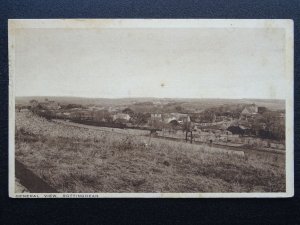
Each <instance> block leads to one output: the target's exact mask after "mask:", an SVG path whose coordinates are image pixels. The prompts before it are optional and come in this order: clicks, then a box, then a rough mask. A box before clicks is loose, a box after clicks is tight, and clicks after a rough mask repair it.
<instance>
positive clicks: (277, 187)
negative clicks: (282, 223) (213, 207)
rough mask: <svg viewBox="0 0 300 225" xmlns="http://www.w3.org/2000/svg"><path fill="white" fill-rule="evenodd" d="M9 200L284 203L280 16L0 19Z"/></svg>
mask: <svg viewBox="0 0 300 225" xmlns="http://www.w3.org/2000/svg"><path fill="white" fill-rule="evenodd" d="M8 29H9V195H10V197H14V198H50V197H53V198H114V197H126V198H134V197H146V198H223V197H292V196H293V195H294V171H293V168H294V161H293V160H294V149H293V148H294V136H293V132H294V128H293V123H294V117H293V110H294V100H293V96H294V74H293V73H294V71H293V66H294V65H293V63H294V62H293V58H294V55H293V50H294V40H293V38H294V33H293V22H292V21H291V20H238V19H235V20H229V19H228V20H224V19H222V20H221V19H220V20H212V19H206V20H205V19H72V20H71V19H70V20H59V19H55V20H41V19H40V20H38V19H36V20H35V19H32V20H25V19H22V20H21V19H20V20H18V19H13V20H9V27H8Z"/></svg>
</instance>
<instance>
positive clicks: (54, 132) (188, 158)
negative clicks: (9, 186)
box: [15, 112, 285, 193]
mask: <svg viewBox="0 0 300 225" xmlns="http://www.w3.org/2000/svg"><path fill="white" fill-rule="evenodd" d="M148 141H149V139H148V137H143V136H141V137H133V136H128V135H126V134H124V135H122V134H114V133H107V132H102V131H99V130H93V129H88V128H79V127H72V126H68V125H66V124H57V123H55V122H52V121H47V120H46V119H44V118H40V117H38V116H36V115H33V114H32V113H29V112H27V113H16V146H15V148H16V153H15V154H16V159H18V160H19V161H20V162H22V163H23V164H24V165H26V167H27V168H28V169H30V170H31V171H33V172H34V173H35V174H36V175H37V176H39V177H40V178H42V179H43V180H44V181H45V182H47V183H48V184H49V185H50V186H52V187H53V188H55V189H56V190H57V191H58V192H69V193H71V192H73V193H80V192H82V193H84V192H85V193H87V192H284V191H285V169H284V165H281V164H279V163H278V164H276V163H275V164H274V162H268V160H265V159H262V158H247V157H246V158H245V157H240V156H238V155H228V154H222V153H220V152H211V151H208V149H207V148H206V147H205V146H199V145H192V144H187V143H178V142H172V141H168V140H158V139H152V140H151V142H150V143H149V144H148Z"/></svg>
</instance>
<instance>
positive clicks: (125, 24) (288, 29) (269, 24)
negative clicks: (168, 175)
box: [8, 19, 294, 198]
mask: <svg viewBox="0 0 300 225" xmlns="http://www.w3.org/2000/svg"><path fill="white" fill-rule="evenodd" d="M26 28H27V29H34V28H36V29H40V28H43V29H51V28H62V29H66V28H72V29H86V28H90V29H91V28H149V29H151V28H181V29H182V28H282V29H285V49H286V56H285V73H286V77H287V80H288V84H289V87H290V89H288V90H287V96H286V192H280V193H58V194H57V193H53V194H48V193H38V194H36V193H30V194H25V193H15V163H14V160H15V93H14V83H15V80H14V79H15V68H14V66H15V31H16V29H26ZM8 45H9V196H10V197H13V198H91V197H92V198H252V197H256V198H272V197H293V196H294V23H293V20H287V19H282V20H274V19H268V20H265V19H260V20H248V19H241V20H240V19H239V20H237V19H226V20H225V19H68V20H65V19H54V20H52V19H51V20H48V19H42V20H36V19H30V20H26V19H20V20H19V19H12V20H9V21H8Z"/></svg>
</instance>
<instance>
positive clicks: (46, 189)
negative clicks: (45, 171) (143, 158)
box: [15, 159, 58, 193]
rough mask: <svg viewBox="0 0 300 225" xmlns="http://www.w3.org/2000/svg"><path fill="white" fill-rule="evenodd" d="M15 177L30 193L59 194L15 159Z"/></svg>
mask: <svg viewBox="0 0 300 225" xmlns="http://www.w3.org/2000/svg"><path fill="white" fill-rule="evenodd" d="M15 176H16V178H18V179H19V180H20V183H21V184H22V185H23V186H24V187H25V188H27V189H28V190H29V191H30V193H58V191H57V190H55V189H54V188H53V187H51V186H50V185H49V184H47V183H46V182H45V181H44V180H42V179H41V178H39V177H38V176H37V175H36V174H34V173H33V172H32V171H31V170H29V169H27V167H26V166H25V165H24V164H23V163H21V162H20V161H19V160H17V159H15Z"/></svg>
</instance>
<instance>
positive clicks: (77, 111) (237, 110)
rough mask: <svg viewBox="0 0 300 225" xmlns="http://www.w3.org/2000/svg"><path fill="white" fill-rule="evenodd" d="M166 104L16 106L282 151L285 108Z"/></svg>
mask: <svg viewBox="0 0 300 225" xmlns="http://www.w3.org/2000/svg"><path fill="white" fill-rule="evenodd" d="M172 104H174V103H172ZM149 105H150V109H149ZM166 105H170V103H168V104H162V103H161V102H153V103H149V102H144V103H143V102H142V103H133V104H131V105H118V106H99V105H80V104H72V103H69V104H65V103H64V104H62V103H58V102H56V101H52V100H48V99H45V100H44V101H42V102H38V101H37V100H31V101H30V103H29V104H27V105H24V104H23V105H20V104H19V105H16V110H17V111H20V112H23V111H29V110H30V111H32V112H34V113H36V114H38V115H39V116H42V117H45V118H47V119H56V120H64V121H70V122H75V123H78V124H85V125H91V126H99V127H111V128H120V129H135V130H149V131H150V135H153V136H156V137H163V138H170V139H174V140H182V141H186V142H191V143H193V142H199V143H210V144H212V143H213V144H220V145H227V146H233V147H234V146H237V147H239V146H246V147H248V148H260V149H277V150H284V149H285V112H284V110H277V111H272V110H269V109H268V108H266V107H262V106H257V105H256V104H255V103H252V104H237V105H234V104H232V105H224V106H219V107H210V108H207V109H205V110H194V111H193V110H190V109H183V108H182V107H181V106H178V105H176V106H175V107H174V109H173V111H172V110H170V109H169V110H168V111H167V112H166V110H165V109H166V107H167V106H166ZM141 106H145V107H141ZM178 111H180V112H178ZM184 111H186V112H184Z"/></svg>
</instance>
